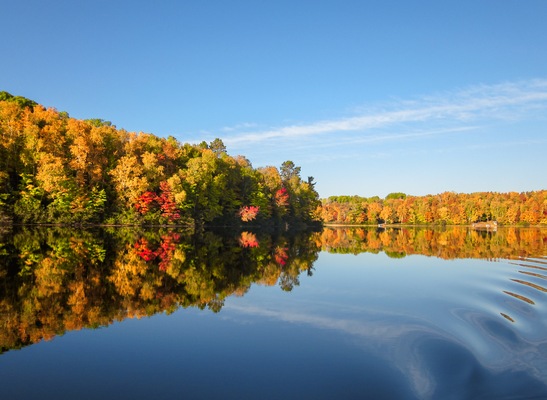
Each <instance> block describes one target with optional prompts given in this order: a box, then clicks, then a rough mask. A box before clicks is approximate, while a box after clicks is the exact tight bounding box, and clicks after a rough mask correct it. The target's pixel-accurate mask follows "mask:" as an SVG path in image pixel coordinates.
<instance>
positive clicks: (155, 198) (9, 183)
mask: <svg viewBox="0 0 547 400" xmlns="http://www.w3.org/2000/svg"><path fill="white" fill-rule="evenodd" d="M0 139H1V140H0V216H1V218H2V220H3V221H4V222H5V223H8V222H16V223H79V224H85V223H125V224H143V223H145V224H146V223H150V224H158V223H171V224H185V225H192V226H203V225H205V224H223V225H224V224H242V223H243V224H245V223H249V222H250V221H253V223H254V224H261V223H270V224H271V223H275V224H278V225H286V223H310V222H313V221H314V220H316V219H317V218H316V215H315V214H314V212H315V211H316V209H317V206H318V204H319V196H318V194H317V192H316V191H315V189H314V182H313V178H311V177H310V178H308V179H307V180H303V179H302V178H301V177H300V167H297V166H296V165H295V164H294V163H293V162H292V161H286V162H284V163H283V164H282V166H281V167H280V169H278V168H277V167H274V166H265V167H262V168H253V166H252V165H251V163H250V162H249V161H248V160H247V159H246V158H245V157H243V156H235V157H232V156H230V155H228V154H227V152H226V148H225V146H224V144H223V143H222V141H221V140H220V139H216V140H214V141H213V142H211V143H205V142H202V143H201V144H199V145H192V144H188V143H186V144H182V143H179V142H178V141H177V140H176V139H175V138H174V137H168V138H161V137H157V136H155V135H153V134H149V133H142V132H141V133H135V132H127V131H125V130H123V129H117V128H116V127H115V126H114V125H112V124H111V123H110V122H108V121H103V120H101V119H90V120H78V119H75V118H71V117H69V115H68V114H67V113H66V112H59V111H57V110H56V109H54V108H46V107H43V106H41V105H39V104H37V103H36V102H34V101H32V100H29V99H26V98H24V97H20V96H12V95H11V94H9V93H7V92H0Z"/></svg>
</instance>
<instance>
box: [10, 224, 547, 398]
mask: <svg viewBox="0 0 547 400" xmlns="http://www.w3.org/2000/svg"><path fill="white" fill-rule="evenodd" d="M546 279H547V229H539V228H498V229H497V231H495V232H491V231H476V230H471V229H469V228H465V227H447V228H444V229H426V228H400V229H394V228H386V229H376V228H346V229H342V228H325V229H324V230H323V231H322V232H319V233H308V234H296V233H294V234H293V233H286V234H285V233H284V234H276V235H267V234H260V233H257V232H252V231H246V232H238V233H231V234H220V233H218V232H206V233H204V234H202V235H199V236H195V235H190V234H186V233H184V232H177V231H173V230H166V229H165V230H155V231H152V230H132V229H126V228H115V229H106V230H94V231H82V230H77V229H69V228H64V229H61V228H42V229H17V230H15V231H6V232H3V233H2V234H1V235H0V313H1V314H0V315H1V325H0V347H1V351H2V353H1V354H0V398H2V399H50V398H51V399H97V398H100V399H151V398H154V399H167V398H169V399H171V398H177V399H178V398H181V399H182V398H184V399H333V398H339V399H545V398H547V301H546V295H547V293H546V292H547V289H546V288H547V281H546Z"/></svg>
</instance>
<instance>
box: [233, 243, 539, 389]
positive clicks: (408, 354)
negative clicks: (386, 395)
mask: <svg viewBox="0 0 547 400" xmlns="http://www.w3.org/2000/svg"><path fill="white" fill-rule="evenodd" d="M541 262H542V261H541V260H539V261H537V262H536V263H535V264H534V262H533V261H532V264H530V265H532V266H534V265H541ZM521 266H522V264H521ZM522 269H526V265H525V267H524V268H522V267H521V268H520V269H518V268H515V265H513V264H512V263H510V262H509V261H506V260H501V261H500V262H487V261H482V260H452V261H442V260H439V259H436V258H428V257H423V256H412V257H407V258H404V259H397V260H393V259H389V258H387V257H386V256H385V255H384V254H379V255H372V254H360V255H358V256H354V255H335V254H328V253H321V256H320V258H319V260H318V261H317V262H316V264H315V268H314V275H313V277H312V278H309V279H307V278H306V277H305V276H302V277H301V279H300V282H301V285H300V286H299V287H298V288H296V289H295V290H293V292H291V293H290V294H289V295H287V296H284V297H283V296H281V297H280V296H278V295H277V293H274V292H273V291H272V290H271V289H270V288H257V287H254V288H253V289H252V290H251V291H250V292H249V293H248V294H247V295H246V296H245V297H243V298H235V299H230V300H229V301H228V302H227V304H226V306H225V310H226V311H228V312H229V315H230V317H232V318H236V319H239V318H245V315H247V316H253V317H257V316H258V317H265V318H270V319H274V320H277V321H281V322H285V323H293V324H304V325H307V326H310V327H313V328H317V329H326V330H334V331H337V332H339V333H342V334H343V335H345V336H346V340H351V341H352V342H353V343H354V345H355V347H356V348H360V349H361V350H362V351H364V352H365V353H366V354H374V356H375V357H378V358H380V359H383V360H384V361H383V362H384V363H387V364H388V365H392V366H395V367H396V368H398V369H399V370H400V371H401V372H402V373H403V374H404V375H405V376H406V377H407V379H408V381H409V384H410V385H412V387H413V389H414V391H415V393H416V394H417V395H418V396H419V397H424V398H447V397H446V396H448V395H450V396H455V398H468V397H475V396H478V395H485V396H487V398H500V397H499V396H501V395H505V394H507V395H509V394H511V395H523V396H527V395H526V394H527V393H528V394H534V395H537V394H544V395H546V396H547V386H546V385H547V335H546V333H545V332H547V330H546V329H545V328H546V327H547V326H546V325H547V320H546V319H545V299H544V296H545V293H543V291H542V290H540V289H538V288H536V287H534V286H535V285H540V284H541V282H540V283H538V282H537V280H538V279H539V280H541V279H542V278H541V277H537V276H535V277H530V276H529V275H526V276H525V275H523V274H522ZM515 279H517V280H521V281H522V280H526V282H527V283H532V285H526V284H523V283H522V282H518V281H515ZM534 279H536V281H533V280H534ZM509 293H513V294H518V296H517V297H515V296H510V295H508V294H509ZM522 298H524V299H528V300H530V301H531V303H530V302H526V301H523V300H522ZM532 303H533V305H532ZM508 317H509V318H508ZM511 320H513V321H514V322H510V321H511ZM494 394H496V395H495V396H494Z"/></svg>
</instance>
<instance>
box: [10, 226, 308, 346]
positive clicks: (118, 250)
mask: <svg viewBox="0 0 547 400" xmlns="http://www.w3.org/2000/svg"><path fill="white" fill-rule="evenodd" d="M259 242H260V245H259V244H258V243H259ZM1 249H2V252H1V253H0V262H1V265H0V279H1V281H0V282H1V286H0V315H1V317H0V318H2V321H1V325H0V326H2V329H1V330H0V346H1V349H2V351H6V350H9V349H14V348H20V347H23V346H26V345H28V344H31V343H35V342H37V341H40V340H42V339H50V338H52V337H54V336H55V335H57V334H60V333H63V332H65V331H67V330H77V329H81V328H93V327H99V326H105V325H109V324H111V323H112V322H114V321H119V320H123V319H125V318H133V317H137V318H138V317H142V316H149V315H152V314H156V313H159V312H167V313H171V312H173V311H175V310H176V309H178V308H180V307H199V308H206V307H207V308H209V309H210V310H212V311H215V312H217V311H219V310H220V309H221V308H222V306H223V304H224V299H225V298H226V297H227V296H230V295H243V294H244V293H245V292H247V290H248V289H249V288H250V286H251V284H252V283H255V282H256V283H258V284H262V285H275V284H276V283H277V282H279V284H280V287H281V289H283V290H287V291H288V290H292V288H293V287H294V286H297V285H298V282H299V280H298V279H299V278H298V276H299V275H300V273H301V272H302V271H307V272H308V273H311V270H312V267H313V262H314V261H315V260H316V258H317V254H318V248H317V246H316V244H315V242H313V241H310V240H309V235H303V236H302V235H300V236H298V235H293V236H276V237H273V236H271V235H263V236H260V235H258V234H253V233H249V232H244V233H242V234H237V235H235V234H234V235H229V236H219V235H216V234H214V233H212V232H208V233H205V234H204V235H202V236H199V237H198V236H190V235H185V234H184V233H180V232H175V231H167V230H166V231H154V232H152V231H145V232H138V231H134V230H130V229H127V230H124V229H121V230H113V231H110V232H108V231H95V232H84V231H80V230H73V229H66V228H63V229H60V228H47V229H45V228H44V229H33V230H28V229H23V230H21V231H19V232H17V233H15V234H14V235H4V237H3V241H2V247H1Z"/></svg>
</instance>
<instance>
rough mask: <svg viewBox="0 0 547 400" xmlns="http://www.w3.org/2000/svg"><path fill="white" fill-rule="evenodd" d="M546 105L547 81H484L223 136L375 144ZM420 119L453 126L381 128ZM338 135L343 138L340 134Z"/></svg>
mask: <svg viewBox="0 0 547 400" xmlns="http://www.w3.org/2000/svg"><path fill="white" fill-rule="evenodd" d="M545 108H547V80H531V81H519V82H509V83H503V84H498V85H479V86H474V87H470V88H466V89H463V90H458V91H454V92H445V93H442V94H436V95H433V96H425V97H422V98H418V99H414V100H407V101H398V102H394V103H393V104H391V105H389V106H388V107H384V110H372V111H370V110H369V111H362V112H361V113H359V115H354V116H350V117H346V118H338V119H332V120H321V121H317V122H311V123H303V124H292V125H287V126H280V127H274V128H270V129H264V130H255V131H250V132H249V129H248V128H250V127H252V124H245V126H242V128H244V129H243V130H244V131H243V132H241V131H240V133H238V129H232V130H231V131H230V132H231V135H230V136H229V137H227V138H225V139H223V140H224V142H225V143H226V144H227V145H229V146H235V147H238V146H242V145H256V144H257V143H259V142H268V141H269V142H272V141H275V140H277V139H281V140H288V139H291V140H296V139H306V138H308V139H309V138H312V137H318V136H321V138H322V140H323V139H325V137H328V136H332V135H340V134H344V133H346V134H348V133H355V132H360V133H367V134H369V136H367V137H363V136H361V137H353V138H346V140H348V141H350V142H351V141H352V140H353V141H355V142H363V143H364V142H373V141H386V140H398V139H404V138H412V137H414V138H416V137H421V136H432V135H440V134H445V133H449V132H454V131H457V130H468V129H471V127H469V126H460V125H461V124H468V125H469V124H470V123H471V122H472V121H477V120H481V119H508V118H513V119H515V118H516V119H519V118H522V116H523V115H526V114H527V113H528V112H529V111H530V110H537V109H545ZM417 123H428V124H432V125H435V124H437V125H438V124H444V125H446V124H448V125H450V126H448V127H446V126H445V127H444V128H442V129H432V130H429V131H427V130H423V131H422V132H418V131H416V130H414V131H410V132H404V131H403V132H401V133H398V134H392V133H389V132H388V133H386V132H379V131H381V130H382V129H386V128H391V127H396V126H397V127H399V126H400V125H405V126H407V129H408V125H415V124H417ZM337 139H338V140H339V139H341V138H340V137H339V136H338V137H337Z"/></svg>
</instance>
